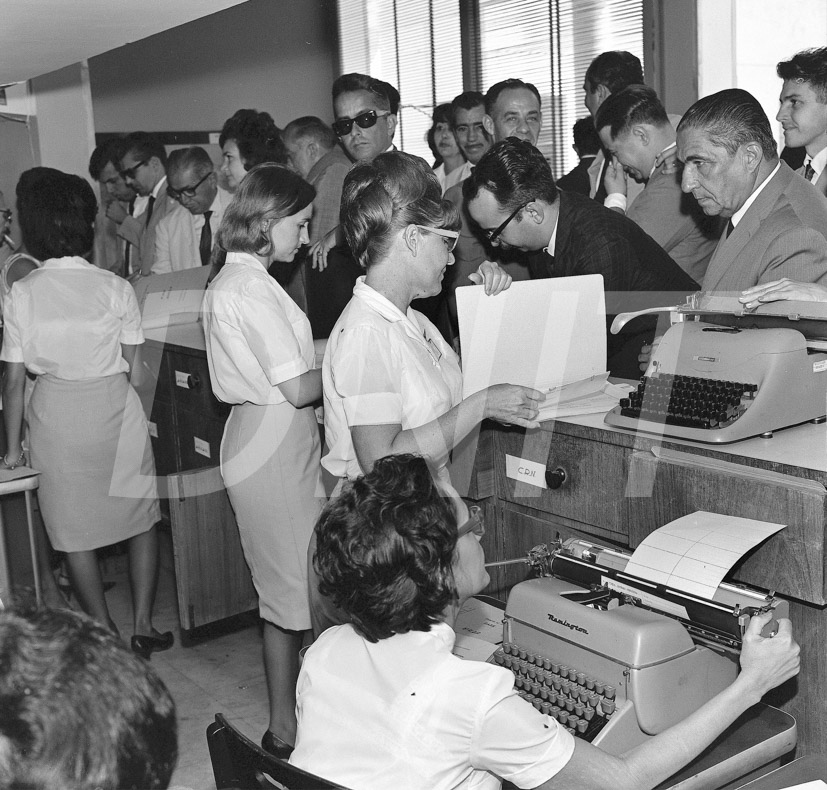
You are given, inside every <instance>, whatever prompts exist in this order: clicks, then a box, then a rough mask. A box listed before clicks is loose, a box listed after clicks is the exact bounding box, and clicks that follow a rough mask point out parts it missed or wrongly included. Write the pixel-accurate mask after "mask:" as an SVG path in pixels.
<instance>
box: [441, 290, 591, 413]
mask: <svg viewBox="0 0 827 790" xmlns="http://www.w3.org/2000/svg"><path fill="white" fill-rule="evenodd" d="M456 298H457V313H458V316H459V334H460V342H461V344H462V378H463V397H466V398H467V397H468V396H469V395H471V394H473V393H474V392H478V391H479V390H481V389H485V388H486V387H488V386H490V385H492V384H522V385H524V386H527V387H535V388H536V389H539V390H542V391H547V390H549V389H551V388H553V387H559V386H561V385H564V384H569V383H571V382H575V381H580V380H581V379H588V378H591V377H592V376H596V375H598V374H600V373H603V372H604V371H605V370H606V321H605V317H606V301H605V297H604V293H603V277H602V276H601V275H599V274H589V275H584V276H582V277H557V278H553V279H548V280H531V281H525V282H516V283H512V285H511V287H510V288H509V289H508V290H507V291H503V292H502V293H500V294H497V295H496V296H486V295H485V290H484V288H483V287H482V286H481V285H470V286H465V287H463V288H457V291H456Z"/></svg>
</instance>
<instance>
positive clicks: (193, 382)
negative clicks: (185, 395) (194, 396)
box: [187, 373, 201, 390]
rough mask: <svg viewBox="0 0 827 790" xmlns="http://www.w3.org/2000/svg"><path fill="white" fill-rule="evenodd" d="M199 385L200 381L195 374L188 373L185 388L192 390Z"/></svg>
mask: <svg viewBox="0 0 827 790" xmlns="http://www.w3.org/2000/svg"><path fill="white" fill-rule="evenodd" d="M200 384H201V379H200V378H198V374H197V373H190V374H189V375H188V376H187V388H188V389H191V390H194V389H196V388H197V387H198V386H199V385H200Z"/></svg>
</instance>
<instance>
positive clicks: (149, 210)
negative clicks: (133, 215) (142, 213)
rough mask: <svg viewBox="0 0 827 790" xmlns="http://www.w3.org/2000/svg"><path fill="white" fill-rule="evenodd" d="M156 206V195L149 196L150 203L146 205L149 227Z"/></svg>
mask: <svg viewBox="0 0 827 790" xmlns="http://www.w3.org/2000/svg"><path fill="white" fill-rule="evenodd" d="M154 205H155V195H150V196H149V202H148V203H147V204H146V224H147V227H149V221H150V220H151V219H152V208H153V206H154Z"/></svg>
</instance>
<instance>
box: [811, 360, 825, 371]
mask: <svg viewBox="0 0 827 790" xmlns="http://www.w3.org/2000/svg"><path fill="white" fill-rule="evenodd" d="M825 370H827V359H822V360H820V361H819V362H813V373H823V372H824V371H825Z"/></svg>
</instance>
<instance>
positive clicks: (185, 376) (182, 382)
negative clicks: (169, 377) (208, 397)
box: [175, 370, 190, 390]
mask: <svg viewBox="0 0 827 790" xmlns="http://www.w3.org/2000/svg"><path fill="white" fill-rule="evenodd" d="M189 377H190V374H189V373H187V371H186V370H176V371H175V386H176V387H183V388H184V389H185V390H188V389H189V388H190V385H189Z"/></svg>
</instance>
